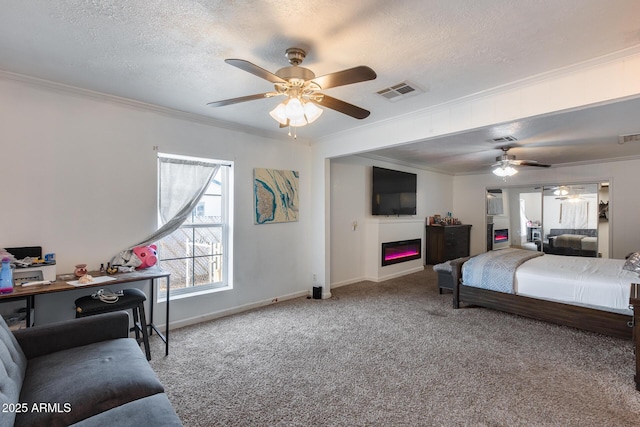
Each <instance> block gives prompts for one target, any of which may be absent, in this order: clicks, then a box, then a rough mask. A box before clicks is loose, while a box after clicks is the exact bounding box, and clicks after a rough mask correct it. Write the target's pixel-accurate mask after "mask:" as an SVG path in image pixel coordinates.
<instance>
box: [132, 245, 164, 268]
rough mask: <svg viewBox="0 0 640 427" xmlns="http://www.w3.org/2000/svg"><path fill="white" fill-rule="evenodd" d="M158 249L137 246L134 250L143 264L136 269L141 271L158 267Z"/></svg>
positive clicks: (153, 246)
mask: <svg viewBox="0 0 640 427" xmlns="http://www.w3.org/2000/svg"><path fill="white" fill-rule="evenodd" d="M157 249H158V247H157V246H156V245H149V246H136V247H135V248H133V253H134V254H135V255H136V256H137V257H138V259H140V262H141V263H142V264H140V265H139V266H137V267H136V269H138V270H141V269H143V268H149V267H153V266H154V265H156V262H158V258H157V254H158V252H157Z"/></svg>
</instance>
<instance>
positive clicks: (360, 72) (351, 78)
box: [311, 65, 377, 89]
mask: <svg viewBox="0 0 640 427" xmlns="http://www.w3.org/2000/svg"><path fill="white" fill-rule="evenodd" d="M376 77H377V75H376V72H375V71H373V70H372V69H371V68H369V67H366V66H364V65H361V66H359V67H354V68H349V69H347V70H342V71H337V72H335V73H330V74H325V75H324V76H320V77H316V78H315V79H312V80H311V81H312V82H315V83H317V84H318V85H319V86H320V87H321V88H322V89H329V88H332V87H337V86H344V85H350V84H352V83H359V82H364V81H367V80H373V79H375V78H376Z"/></svg>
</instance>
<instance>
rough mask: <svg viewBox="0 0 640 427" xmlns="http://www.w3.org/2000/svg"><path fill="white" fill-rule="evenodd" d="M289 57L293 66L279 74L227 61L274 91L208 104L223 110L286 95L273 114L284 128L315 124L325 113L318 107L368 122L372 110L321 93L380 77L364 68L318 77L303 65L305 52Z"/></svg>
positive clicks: (292, 52)
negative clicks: (265, 81) (263, 80)
mask: <svg viewBox="0 0 640 427" xmlns="http://www.w3.org/2000/svg"><path fill="white" fill-rule="evenodd" d="M285 55H286V57H287V58H288V60H289V63H290V64H291V66H289V67H284V68H281V69H279V70H278V71H276V72H275V73H271V72H270V71H267V70H265V69H264V68H260V67H258V66H257V65H254V64H252V63H251V62H248V61H245V60H242V59H226V60H225V62H226V63H227V64H229V65H233V66H234V67H237V68H240V69H241V70H243V71H246V72H248V73H251V74H253V75H255V76H258V77H260V78H263V79H265V80H268V81H269V82H271V83H273V86H274V91H272V92H266V93H260V94H255V95H248V96H243V97H239V98H232V99H225V100H222V101H216V102H210V103H208V104H207V105H209V106H211V107H222V106H225V105H231V104H237V103H239V102H245V101H253V100H255V99H263V98H271V97H274V96H281V95H282V96H285V97H286V98H287V99H286V100H284V101H283V102H281V103H280V104H278V105H277V106H276V108H274V109H273V110H271V112H270V113H269V115H270V116H271V117H272V118H273V119H274V120H275V121H277V122H278V123H280V127H287V126H289V127H292V126H293V127H300V126H305V125H307V124H309V123H313V122H314V121H315V120H316V119H317V118H318V117H320V115H321V114H322V111H323V110H322V109H321V108H318V105H320V106H323V107H325V108H329V109H332V110H335V111H338V112H340V113H342V114H346V115H348V116H351V117H353V118H356V119H364V118H366V117H368V116H369V114H370V112H369V111H367V110H365V109H363V108H360V107H357V106H355V105H352V104H349V103H347V102H344V101H341V100H339V99H336V98H332V97H330V96H327V95H325V94H323V93H320V91H321V90H323V89H329V88H332V87H336V86H344V85H348V84H353V83H358V82H363V81H367V80H373V79H375V78H376V77H377V75H376V73H375V71H373V70H372V69H371V68H369V67H366V66H362V65H361V66H359V67H354V68H349V69H347V70H342V71H338V72H335V73H331V74H326V75H324V76H320V77H316V75H315V74H314V73H313V71H311V70H309V69H308V68H304V67H300V66H299V65H300V64H301V63H302V61H303V60H304V58H305V57H306V55H307V53H306V52H305V51H304V50H303V49H300V48H295V47H294V48H289V49H287V50H286V52H285ZM289 135H291V131H289Z"/></svg>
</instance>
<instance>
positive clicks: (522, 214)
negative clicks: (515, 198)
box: [520, 199, 529, 242]
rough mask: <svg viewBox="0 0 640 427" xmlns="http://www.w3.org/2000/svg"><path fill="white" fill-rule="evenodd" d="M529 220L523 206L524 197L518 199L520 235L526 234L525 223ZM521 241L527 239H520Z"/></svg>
mask: <svg viewBox="0 0 640 427" xmlns="http://www.w3.org/2000/svg"><path fill="white" fill-rule="evenodd" d="M528 222H529V220H528V219H527V211H526V210H525V206H524V199H520V236H526V235H527V223H528ZM522 241H525V242H526V241H527V239H526V238H525V239H522Z"/></svg>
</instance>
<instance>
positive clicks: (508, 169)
mask: <svg viewBox="0 0 640 427" xmlns="http://www.w3.org/2000/svg"><path fill="white" fill-rule="evenodd" d="M493 173H494V174H495V175H498V176H499V177H502V178H506V177H508V176H513V175H515V174H517V173H518V170H517V169H516V168H514V167H512V166H509V165H508V164H507V165H500V166H498V167H496V168H495V169H494V170H493Z"/></svg>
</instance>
